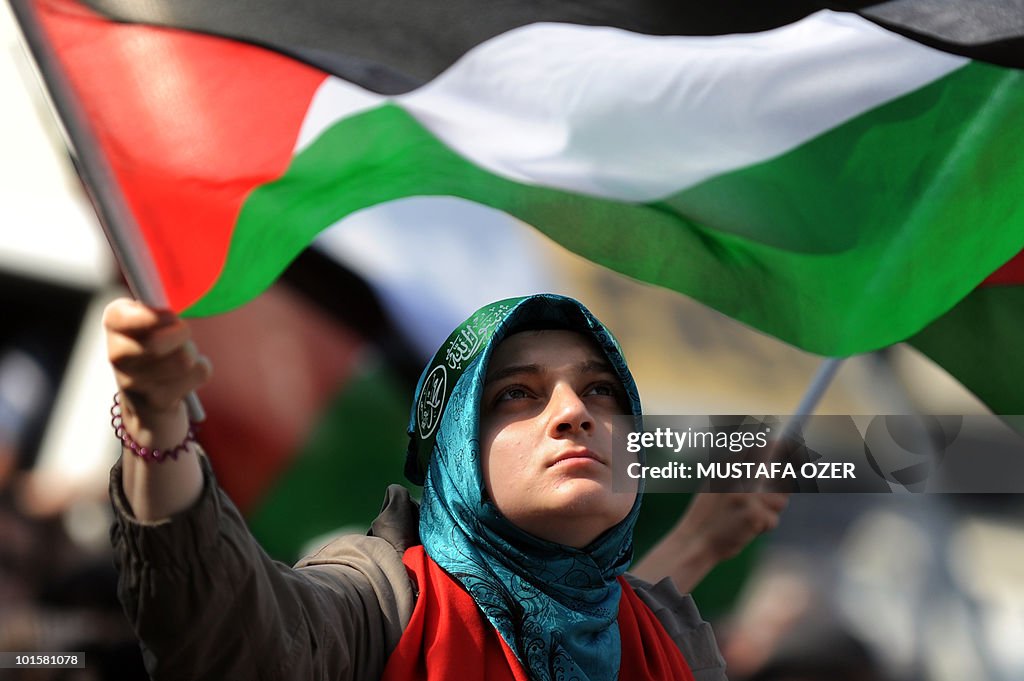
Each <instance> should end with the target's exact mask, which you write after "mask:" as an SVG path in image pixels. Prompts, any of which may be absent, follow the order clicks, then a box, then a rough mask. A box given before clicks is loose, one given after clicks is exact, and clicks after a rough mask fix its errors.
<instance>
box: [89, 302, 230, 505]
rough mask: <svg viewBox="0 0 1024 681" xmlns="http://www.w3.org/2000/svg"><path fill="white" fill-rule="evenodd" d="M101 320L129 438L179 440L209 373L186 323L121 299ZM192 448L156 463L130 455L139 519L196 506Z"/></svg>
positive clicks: (127, 476)
mask: <svg viewBox="0 0 1024 681" xmlns="http://www.w3.org/2000/svg"><path fill="white" fill-rule="evenodd" d="M103 325H104V328H105V329H106V333H107V354H108V356H109V359H110V364H111V366H113V368H114V376H115V378H116V380H117V387H118V390H119V393H120V402H121V410H122V417H123V425H124V428H125V429H126V430H127V432H128V435H129V436H130V437H131V438H133V439H134V440H135V442H137V443H138V444H139V445H140V446H142V447H147V448H150V449H152V448H157V449H161V450H163V449H167V448H173V447H175V446H176V445H178V444H180V443H181V442H182V441H184V440H185V436H186V434H187V433H188V429H189V422H188V414H187V410H186V408H185V403H184V398H185V396H186V395H187V394H188V393H189V392H191V391H193V390H195V389H196V388H198V387H199V386H201V385H203V384H204V383H205V382H206V381H208V380H209V378H210V375H211V373H212V368H211V366H210V362H209V360H207V359H206V358H204V357H200V356H199V355H198V354H197V353H196V350H195V346H194V345H193V344H192V343H191V341H190V332H189V328H188V326H187V325H186V324H185V322H183V321H182V320H181V319H179V318H178V317H177V316H176V315H174V314H173V313H171V312H166V311H158V310H154V309H152V308H149V307H146V306H145V305H143V304H142V303H138V302H136V301H133V300H128V299H126V298H122V299H119V300H116V301H114V302H112V303H110V305H108V306H107V308H106V310H105V311H104V314H103ZM197 451H198V448H197V447H196V446H195V445H193V444H190V445H189V446H188V449H187V451H186V452H185V453H183V454H181V455H179V456H178V458H177V459H176V460H165V461H162V462H160V463H152V462H146V461H142V460H140V459H139V458H137V457H136V456H133V455H131V453H130V452H128V453H127V455H126V456H125V457H124V472H123V486H124V492H125V495H126V497H127V499H128V502H129V503H130V504H131V507H132V511H133V512H134V514H135V517H136V519H138V520H140V521H144V522H146V521H156V520H161V519H164V518H167V517H169V516H171V515H173V514H175V513H177V512H179V511H182V510H184V509H185V508H188V507H189V506H190V505H192V504H193V503H195V501H196V499H198V498H199V493H200V492H201V491H202V487H203V474H202V470H201V468H200V466H199V462H198V459H197Z"/></svg>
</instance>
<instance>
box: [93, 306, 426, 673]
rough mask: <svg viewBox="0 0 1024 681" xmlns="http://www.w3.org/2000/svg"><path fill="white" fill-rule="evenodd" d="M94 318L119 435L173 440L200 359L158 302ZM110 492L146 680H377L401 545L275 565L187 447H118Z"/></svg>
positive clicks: (395, 623)
mask: <svg viewBox="0 0 1024 681" xmlns="http://www.w3.org/2000/svg"><path fill="white" fill-rule="evenodd" d="M104 325H105V327H106V331H107V343H108V353H109V357H110V362H111V364H112V365H113V367H114V372H115V375H116V377H117V384H118V387H119V389H120V393H121V405H122V408H123V419H124V427H125V429H126V430H127V433H128V435H129V436H130V437H131V438H133V439H134V441H135V442H137V443H138V445H140V446H143V447H147V448H152V447H156V448H161V449H162V448H167V447H171V448H173V447H175V446H176V445H177V444H178V443H180V442H182V441H183V440H184V439H185V436H186V434H187V432H188V427H189V424H188V417H187V414H186V408H185V406H184V401H183V400H184V396H185V395H186V394H188V392H189V391H191V390H193V389H195V388H197V387H198V386H200V385H202V384H203V383H204V382H205V381H207V380H208V379H209V378H210V373H211V371H210V366H209V363H208V362H207V361H206V360H204V359H202V358H200V357H198V356H197V355H196V352H195V350H194V349H193V348H192V347H191V344H190V343H189V330H188V328H187V326H186V325H185V324H184V323H183V322H182V321H181V320H179V319H178V318H177V317H175V316H174V315H172V314H170V313H167V312H160V311H155V310H152V309H150V308H147V307H145V306H143V305H141V304H139V303H135V302H132V301H129V300H119V301H116V302H114V303H111V304H110V305H109V306H108V307H107V310H106V312H105V315H104ZM339 493H340V492H339ZM110 494H111V499H112V502H113V505H114V509H115V518H114V527H113V530H112V532H111V540H112V542H113V545H114V558H115V563H116V565H117V567H118V570H119V573H120V576H119V582H118V597H119V598H120V600H121V603H122V605H123V606H124V611H125V614H126V615H127V617H128V620H129V622H130V623H131V625H132V627H133V629H134V630H135V632H136V634H137V635H138V637H139V638H140V640H141V641H142V644H143V656H144V660H145V663H146V669H147V671H148V672H149V673H150V675H151V677H152V678H153V679H154V681H159V680H161V679H195V680H207V679H210V680H213V679H218V680H219V679H256V678H259V679H263V680H265V681H286V680H289V679H298V678H303V679H305V678H331V679H344V680H348V681H369V680H370V679H377V678H380V673H381V670H383V668H384V665H385V663H386V661H387V658H388V655H389V654H390V652H391V650H393V649H394V647H395V645H396V644H397V641H398V639H399V637H400V636H401V632H402V630H403V628H404V626H405V624H406V623H407V622H408V620H409V617H410V616H411V613H412V608H413V605H414V592H413V587H412V584H411V582H410V579H409V575H408V573H407V571H406V569H405V566H404V564H403V563H402V551H403V550H404V548H403V546H404V545H403V544H402V542H400V541H397V540H388V539H386V538H384V537H383V536H372V537H369V536H366V537H344V538H341V539H339V540H337V541H335V542H332V543H331V544H330V545H329V546H327V547H325V548H324V549H322V550H321V551H320V552H318V553H317V554H316V555H315V556H313V557H311V558H308V559H306V560H305V561H303V563H301V564H300V567H299V568H297V569H293V568H290V567H288V566H287V565H284V564H282V563H279V562H276V561H274V560H272V559H271V558H270V557H269V556H268V555H267V554H266V552H264V551H263V549H262V548H261V547H260V545H259V544H258V543H257V542H256V540H255V539H254V538H253V537H252V535H251V534H250V533H249V530H248V527H247V526H246V523H245V520H244V519H243V518H242V516H241V514H240V513H239V512H238V509H237V508H235V506H234V505H233V504H232V503H231V500H230V499H229V498H228V497H227V495H226V494H224V492H223V491H222V490H220V489H219V488H218V487H217V484H216V480H215V478H214V474H213V471H212V469H211V467H210V462H209V461H208V460H207V459H206V457H205V455H204V454H203V453H202V450H201V449H200V448H199V447H198V445H195V444H190V445H189V446H188V448H187V451H186V452H185V453H184V454H182V455H180V456H179V457H178V458H177V460H163V461H161V462H155V461H150V460H143V459H141V458H139V457H137V456H136V455H135V454H133V453H131V452H130V451H129V450H128V449H125V452H124V455H123V456H122V460H121V462H119V463H118V464H117V465H115V466H114V468H113V470H112V471H111V486H110ZM389 498H390V497H389ZM403 498H404V499H405V500H406V502H407V503H408V504H409V505H411V502H409V501H408V499H407V496H406V497H403ZM339 520H340V519H339ZM412 526H413V527H415V525H414V524H413V525H412Z"/></svg>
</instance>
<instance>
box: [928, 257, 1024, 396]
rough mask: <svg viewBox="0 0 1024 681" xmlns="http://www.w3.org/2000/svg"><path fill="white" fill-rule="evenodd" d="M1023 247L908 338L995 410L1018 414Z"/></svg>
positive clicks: (1023, 363)
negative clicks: (966, 294)
mask: <svg viewBox="0 0 1024 681" xmlns="http://www.w3.org/2000/svg"><path fill="white" fill-rule="evenodd" d="M1022 339H1024V251H1022V252H1021V253H1019V254H1018V255H1017V256H1015V257H1014V258H1013V259H1012V260H1010V262H1008V263H1007V264H1006V265H1004V266H1003V267H1002V268H1000V269H999V270H998V271H996V272H995V273H993V274H992V275H991V276H990V277H988V278H987V279H986V280H985V281H984V282H982V285H981V286H979V287H978V289H977V290H975V291H974V292H973V293H971V295H969V296H967V297H966V298H964V299H963V300H962V301H960V302H959V303H958V304H957V305H956V306H955V307H954V308H953V309H952V310H950V311H949V312H947V313H946V314H944V315H943V316H942V317H940V318H939V319H937V320H935V321H934V322H932V323H931V324H929V325H928V326H927V327H925V329H924V330H923V331H921V332H920V333H918V334H917V335H915V336H914V337H913V338H911V339H910V341H909V342H910V344H911V345H913V346H914V347H916V348H917V349H918V350H920V351H921V352H923V353H924V354H925V355H927V356H928V357H930V358H931V359H933V360H934V361H935V362H936V363H937V364H939V365H940V366H941V367H943V368H944V369H945V370H946V371H948V372H949V373H950V374H952V375H953V376H954V377H956V378H957V380H959V381H960V382H961V383H963V384H964V386H965V387H967V388H968V389H969V390H971V391H972V392H973V393H974V394H975V395H977V396H978V398H979V399H981V401H982V402H984V403H985V404H986V405H988V407H989V408H990V409H992V411H994V412H995V413H997V414H1024V390H1021V377H1022V376H1024V357H1022V355H1021V351H1020V348H1021V345H1022Z"/></svg>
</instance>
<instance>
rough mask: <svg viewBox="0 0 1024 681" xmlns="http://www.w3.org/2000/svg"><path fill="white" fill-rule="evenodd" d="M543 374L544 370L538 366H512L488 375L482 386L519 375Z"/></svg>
mask: <svg viewBox="0 0 1024 681" xmlns="http://www.w3.org/2000/svg"><path fill="white" fill-rule="evenodd" d="M543 372H544V368H543V367H541V365H539V364H512V365H509V366H507V367H503V368H501V369H498V370H497V371H495V372H493V373H491V374H488V376H487V378H485V379H484V385H487V384H489V383H494V382H495V381H500V380H501V379H503V378H508V377H509V376H518V375H519V374H531V375H537V374H541V373H543Z"/></svg>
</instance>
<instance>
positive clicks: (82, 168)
mask: <svg viewBox="0 0 1024 681" xmlns="http://www.w3.org/2000/svg"><path fill="white" fill-rule="evenodd" d="M10 4H11V7H12V9H13V10H14V15H15V17H16V18H17V20H18V24H19V25H20V27H21V31H22V34H23V36H24V37H25V42H26V43H27V44H28V46H29V49H30V50H31V52H32V56H33V58H34V59H35V62H36V64H37V65H38V68H39V71H40V73H41V74H42V81H43V83H44V84H45V85H46V88H45V89H46V91H47V92H48V94H49V98H50V103H51V108H52V109H53V110H56V112H57V122H58V124H59V127H60V128H61V132H62V135H63V137H64V142H65V144H66V145H67V147H68V149H69V150H70V151H71V154H72V158H73V159H74V161H75V166H76V169H77V170H78V174H79V176H80V177H81V178H82V183H83V184H84V185H85V188H86V191H87V192H88V194H89V197H90V199H91V200H92V204H93V207H94V208H95V210H96V214H97V216H98V217H99V220H100V224H101V225H102V226H103V231H104V233H105V234H106V235H107V241H108V242H109V243H110V247H111V249H112V250H113V251H114V256H115V257H116V258H117V261H118V264H119V265H120V267H121V272H122V273H123V274H124V277H125V281H126V282H127V284H128V288H129V290H131V292H132V295H133V296H135V298H136V299H137V300H140V301H141V302H143V303H145V304H146V305H148V306H150V307H154V308H161V309H166V308H167V307H169V306H168V302H167V294H166V292H165V291H164V288H163V284H162V283H161V282H160V279H159V277H157V276H156V271H157V269H156V264H155V263H154V262H153V258H152V254H151V253H150V252H149V249H148V248H147V247H146V244H145V242H144V241H143V240H142V239H141V237H140V231H139V225H138V222H136V220H135V216H134V214H132V212H131V210H130V209H129V208H128V206H127V204H126V203H125V201H124V197H123V196H122V195H121V192H120V191H119V190H118V188H117V180H116V179H115V177H114V173H113V171H112V170H111V169H110V166H109V165H108V164H107V162H106V159H105V158H104V157H103V154H102V152H101V151H100V149H99V145H98V144H97V142H96V138H95V137H94V135H93V131H92V129H91V128H90V126H89V123H88V122H87V120H86V118H85V116H84V114H83V113H82V111H81V109H80V107H79V106H78V102H77V101H76V100H75V98H74V95H73V94H72V92H71V88H70V86H69V85H68V82H67V79H66V78H65V75H64V72H63V70H62V69H61V67H60V64H59V63H58V62H57V59H56V58H55V57H54V55H53V53H52V52H51V51H50V50H49V49H47V43H46V38H45V36H44V32H43V28H42V26H41V25H40V23H39V18H38V17H37V16H36V13H35V8H34V7H33V6H32V3H31V1H30V0H10ZM185 404H186V406H187V407H188V414H189V419H190V420H192V421H194V422H196V423H198V422H201V421H203V420H204V419H205V418H206V413H205V411H204V410H203V405H202V404H201V403H200V402H199V397H198V396H197V395H196V394H195V393H194V392H190V393H189V394H188V395H186V396H185Z"/></svg>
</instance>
